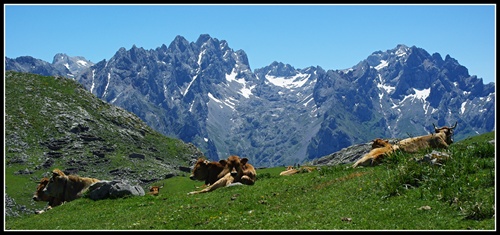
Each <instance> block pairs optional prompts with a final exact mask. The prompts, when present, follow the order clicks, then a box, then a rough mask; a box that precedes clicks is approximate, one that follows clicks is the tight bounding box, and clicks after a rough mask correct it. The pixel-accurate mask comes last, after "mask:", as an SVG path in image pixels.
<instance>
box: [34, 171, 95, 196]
mask: <svg viewBox="0 0 500 235" xmlns="http://www.w3.org/2000/svg"><path fill="white" fill-rule="evenodd" d="M99 181H100V180H98V179H95V178H88V177H80V176H77V175H66V174H64V172H62V171H61V170H59V169H54V170H53V171H52V177H51V178H50V180H49V182H48V183H47V185H46V186H45V188H44V189H43V193H45V194H46V195H48V196H50V197H53V198H55V200H57V201H60V202H62V203H64V202H69V201H73V200H75V199H78V198H80V197H82V196H83V194H84V193H85V192H86V191H87V190H88V188H89V187H90V186H91V185H92V184H94V183H96V182H99Z"/></svg>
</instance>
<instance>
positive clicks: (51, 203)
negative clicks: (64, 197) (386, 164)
mask: <svg viewBox="0 0 500 235" xmlns="http://www.w3.org/2000/svg"><path fill="white" fill-rule="evenodd" d="M48 183H49V178H47V177H43V178H42V179H41V180H40V183H38V185H37V187H36V191H35V194H34V195H33V201H36V202H39V201H41V202H48V204H47V207H46V208H45V210H40V211H35V213H36V214H41V213H43V212H45V211H48V210H50V209H52V207H55V206H59V205H61V204H62V201H60V200H58V199H57V198H55V197H51V196H49V195H48V194H46V193H45V192H44V191H43V190H44V189H45V187H46V186H47V184H48Z"/></svg>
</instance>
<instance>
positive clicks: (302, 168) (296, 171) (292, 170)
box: [280, 166, 318, 175]
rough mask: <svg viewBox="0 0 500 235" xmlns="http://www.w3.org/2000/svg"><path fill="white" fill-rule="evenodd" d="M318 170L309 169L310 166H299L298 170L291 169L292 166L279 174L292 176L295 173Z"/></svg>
mask: <svg viewBox="0 0 500 235" xmlns="http://www.w3.org/2000/svg"><path fill="white" fill-rule="evenodd" d="M317 169H318V168H315V167H310V166H301V167H299V168H293V166H288V167H287V168H286V170H284V171H282V172H280V175H294V174H297V173H310V172H313V171H315V170H317Z"/></svg>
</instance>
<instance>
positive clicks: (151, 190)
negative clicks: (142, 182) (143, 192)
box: [148, 183, 165, 196]
mask: <svg viewBox="0 0 500 235" xmlns="http://www.w3.org/2000/svg"><path fill="white" fill-rule="evenodd" d="M164 185H165V183H163V184H162V185H161V186H157V185H153V186H151V187H149V192H148V194H149V195H153V196H158V194H159V193H160V189H161V188H163V186H164Z"/></svg>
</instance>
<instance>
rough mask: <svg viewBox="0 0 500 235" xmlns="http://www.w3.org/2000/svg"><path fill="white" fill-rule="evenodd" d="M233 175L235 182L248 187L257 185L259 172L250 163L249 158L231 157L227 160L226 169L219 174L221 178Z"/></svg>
mask: <svg viewBox="0 0 500 235" xmlns="http://www.w3.org/2000/svg"><path fill="white" fill-rule="evenodd" d="M227 173H231V175H232V176H233V177H234V182H241V183H242V184H246V185H253V184H255V180H256V178H257V171H256V170H255V168H254V167H253V166H252V165H251V164H250V163H248V158H246V157H244V158H240V157H239V156H236V155H231V156H229V157H228V158H227V160H226V164H225V165H224V169H223V170H222V172H221V173H219V177H223V176H225V175H226V174H227Z"/></svg>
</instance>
